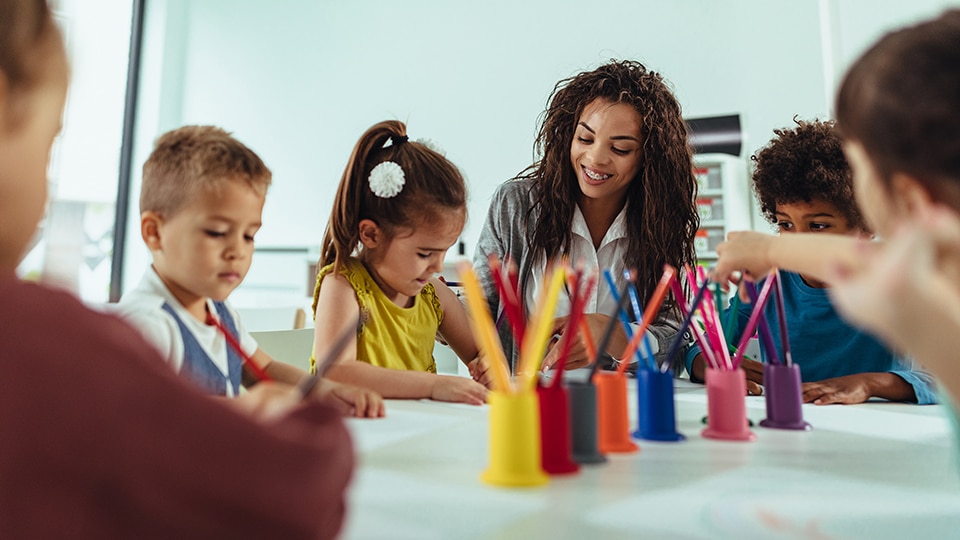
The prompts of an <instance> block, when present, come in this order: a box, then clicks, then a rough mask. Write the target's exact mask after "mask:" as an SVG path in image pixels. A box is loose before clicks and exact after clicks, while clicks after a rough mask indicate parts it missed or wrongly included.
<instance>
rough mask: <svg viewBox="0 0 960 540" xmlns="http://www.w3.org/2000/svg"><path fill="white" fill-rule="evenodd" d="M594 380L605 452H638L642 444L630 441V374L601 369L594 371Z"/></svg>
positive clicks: (598, 420) (602, 444) (600, 437)
mask: <svg viewBox="0 0 960 540" xmlns="http://www.w3.org/2000/svg"><path fill="white" fill-rule="evenodd" d="M593 380H594V384H595V385H596V387H597V425H598V426H599V427H600V429H599V440H600V451H601V452H603V453H609V452H619V453H629V452H636V451H637V450H639V449H640V447H638V446H637V444H636V443H635V442H633V441H632V440H630V419H629V417H628V413H627V376H626V375H624V374H623V373H619V372H616V371H598V372H597V373H596V374H594V377H593Z"/></svg>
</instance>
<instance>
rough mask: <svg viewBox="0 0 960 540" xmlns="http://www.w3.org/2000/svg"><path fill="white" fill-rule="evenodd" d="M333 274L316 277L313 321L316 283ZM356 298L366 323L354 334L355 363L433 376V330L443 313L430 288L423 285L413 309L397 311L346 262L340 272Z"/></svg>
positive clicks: (362, 271) (360, 269)
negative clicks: (355, 336) (355, 347)
mask: <svg viewBox="0 0 960 540" xmlns="http://www.w3.org/2000/svg"><path fill="white" fill-rule="evenodd" d="M331 272H333V265H332V264H330V265H327V266H324V267H323V268H321V269H320V272H319V273H318V274H317V284H316V286H315V287H314V289H313V312H314V319H316V312H317V299H318V297H319V295H320V281H321V280H323V278H324V276H326V275H327V274H330V273H331ZM340 274H341V275H343V277H345V278H346V279H347V281H349V282H350V285H352V286H353V290H354V292H356V294H357V303H358V304H359V305H360V312H361V313H365V314H366V320H365V321H364V323H363V324H362V325H361V327H360V330H359V332H358V333H357V360H360V361H361V362H367V363H368V364H371V365H374V366H379V367H385V368H390V369H405V370H410V371H426V372H429V373H436V372H437V364H436V362H435V361H434V359H433V345H434V340H435V339H436V336H437V329H439V328H440V323H441V322H443V310H442V309H441V308H440V300H439V299H438V298H437V291H436V289H434V287H433V284H431V283H427V285H426V286H425V287H424V288H423V290H421V291H420V294H419V295H417V297H416V298H415V299H414V304H413V306H411V307H409V308H403V307H400V306H398V305H396V304H394V303H393V302H391V301H390V300H389V299H388V298H387V297H386V296H385V295H384V294H383V291H382V290H380V286H379V285H377V282H376V281H374V280H373V277H372V276H370V273H369V272H368V271H367V269H366V267H365V266H364V265H363V263H361V262H360V261H358V260H356V259H354V258H350V259H348V260H347V263H346V264H344V265H343V266H342V267H341V268H340ZM310 370H311V371H315V370H316V358H315V357H313V356H312V357H311V358H310Z"/></svg>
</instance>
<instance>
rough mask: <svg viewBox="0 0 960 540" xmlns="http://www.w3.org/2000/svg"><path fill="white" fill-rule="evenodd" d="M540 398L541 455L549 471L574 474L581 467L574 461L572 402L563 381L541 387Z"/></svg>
mask: <svg viewBox="0 0 960 540" xmlns="http://www.w3.org/2000/svg"><path fill="white" fill-rule="evenodd" d="M537 395H538V396H539V398H540V455H541V456H542V459H541V461H542V462H543V470H544V471H546V472H547V473H548V474H572V473H575V472H577V471H579V470H580V466H579V465H577V464H576V463H575V462H574V461H573V457H572V456H573V448H572V446H573V443H572V440H571V436H570V404H569V401H570V400H569V399H568V397H567V390H566V388H564V387H563V385H560V384H552V385H551V386H540V385H538V386H537Z"/></svg>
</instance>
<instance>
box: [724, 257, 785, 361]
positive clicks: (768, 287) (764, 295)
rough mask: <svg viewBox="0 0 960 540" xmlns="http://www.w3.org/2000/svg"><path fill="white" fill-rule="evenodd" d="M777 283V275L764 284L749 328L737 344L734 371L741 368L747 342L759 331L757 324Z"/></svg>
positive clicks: (745, 329) (751, 316)
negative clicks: (755, 331)
mask: <svg viewBox="0 0 960 540" xmlns="http://www.w3.org/2000/svg"><path fill="white" fill-rule="evenodd" d="M776 281H777V276H776V274H771V275H769V276H767V281H766V282H764V284H763V289H762V290H761V291H760V296H759V297H757V304H756V305H755V306H753V311H751V312H750V318H749V319H748V320H747V326H746V328H744V329H743V334H742V335H741V336H740V343H737V352H736V353H734V355H733V369H737V368H738V367H740V362H741V361H743V352H744V351H745V350H746V349H747V342H748V341H750V337H751V336H753V332H754V330H756V329H757V322H758V321H759V320H760V318H761V317H763V306H764V304H766V303H767V300H768V299H769V298H770V292H771V291H772V290H773V285H774V283H775V282H776Z"/></svg>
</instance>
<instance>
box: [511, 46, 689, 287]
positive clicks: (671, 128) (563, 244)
mask: <svg viewBox="0 0 960 540" xmlns="http://www.w3.org/2000/svg"><path fill="white" fill-rule="evenodd" d="M597 99H602V100H606V101H609V102H610V103H624V104H627V105H630V106H632V107H634V108H635V109H636V110H637V112H638V113H639V115H640V118H641V138H642V152H643V157H642V164H641V166H640V171H639V172H638V174H637V177H636V178H635V179H634V180H633V181H632V182H631V183H630V186H629V188H628V189H627V206H628V214H627V237H628V247H627V252H626V260H625V263H626V265H627V268H636V269H637V271H638V278H637V290H638V292H639V293H640V295H641V296H640V297H641V298H649V297H650V295H651V294H652V293H653V290H654V289H655V288H656V285H657V281H658V280H659V279H660V275H661V273H662V272H663V265H664V264H671V265H673V266H675V267H678V268H679V267H681V266H682V265H684V264H687V263H690V264H693V262H694V260H695V254H694V248H693V240H694V236H695V234H696V231H697V228H698V227H699V225H700V218H699V216H698V214H697V209H696V206H695V203H694V201H695V198H696V190H697V182H696V177H695V176H694V173H693V154H692V149H691V148H690V145H689V143H688V142H687V125H686V123H685V122H684V120H683V116H682V114H681V111H680V103H679V102H678V101H677V99H676V97H674V95H673V93H672V92H671V91H670V89H669V88H667V85H666V84H665V82H664V80H663V78H662V77H661V76H660V74H658V73H655V72H653V71H649V70H648V69H647V68H646V66H644V65H643V64H641V63H639V62H634V61H626V60H624V61H619V62H618V61H611V62H610V63H607V64H604V65H602V66H600V67H599V68H597V69H595V70H593V71H589V72H583V73H580V74H578V75H576V76H574V77H570V78H568V79H564V80H562V81H560V82H559V83H557V85H556V87H555V88H554V90H553V93H552V95H551V97H550V100H549V106H548V108H547V109H546V111H544V112H543V114H542V115H541V120H540V122H541V126H540V132H539V134H538V135H537V139H536V142H535V150H536V154H537V156H539V160H538V161H537V162H536V163H534V164H533V165H531V166H530V167H528V168H527V169H525V170H524V171H523V172H521V173H520V174H519V175H518V177H517V178H531V179H534V181H535V187H534V191H535V192H534V194H533V195H534V201H535V206H534V211H533V212H532V213H531V214H532V215H534V216H536V219H537V222H536V224H535V228H534V234H533V246H534V249H535V250H539V251H540V252H541V253H542V255H544V256H545V258H546V260H551V259H552V258H554V257H556V256H557V255H559V254H561V253H563V252H565V251H567V250H568V249H569V246H570V242H571V236H572V231H571V229H570V224H571V223H572V222H573V213H574V205H576V204H577V201H578V199H579V198H580V197H581V196H582V193H581V192H580V186H579V184H578V182H577V177H576V172H575V171H574V169H573V166H572V165H571V163H570V147H571V144H572V142H573V136H574V132H575V130H576V125H577V122H578V121H579V119H580V115H581V114H582V112H583V109H584V108H585V107H586V106H587V105H589V104H590V103H592V102H593V101H594V100H597Z"/></svg>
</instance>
